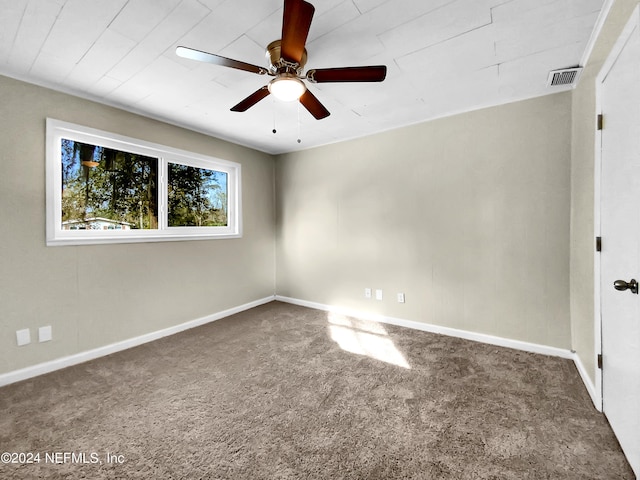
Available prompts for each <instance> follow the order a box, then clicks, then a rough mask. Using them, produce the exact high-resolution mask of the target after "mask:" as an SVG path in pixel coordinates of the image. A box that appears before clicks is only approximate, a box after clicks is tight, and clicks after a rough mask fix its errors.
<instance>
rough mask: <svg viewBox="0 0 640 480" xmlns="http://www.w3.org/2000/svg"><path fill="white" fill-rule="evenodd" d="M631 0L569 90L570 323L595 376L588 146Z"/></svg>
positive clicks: (613, 17)
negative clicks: (599, 84)
mask: <svg viewBox="0 0 640 480" xmlns="http://www.w3.org/2000/svg"><path fill="white" fill-rule="evenodd" d="M637 4H638V2H637V0H616V1H615V2H614V4H613V6H612V8H611V11H610V13H609V16H608V17H607V20H606V22H605V24H604V27H603V29H602V31H601V33H600V35H599V37H598V40H597V42H596V44H595V47H594V49H593V52H592V54H591V56H590V58H589V60H588V62H587V65H586V68H585V69H584V71H583V73H582V78H581V79H580V84H579V85H578V87H577V88H576V89H575V90H574V91H573V115H572V117H573V120H572V125H573V126H572V144H571V147H572V155H571V157H572V160H571V183H572V191H571V329H572V336H573V344H574V347H573V348H574V349H575V350H576V351H577V353H578V355H579V357H580V360H581V361H582V363H583V364H584V366H585V368H586V370H587V372H588V373H589V375H590V376H591V380H592V381H595V375H596V365H595V343H594V342H595V338H594V331H595V330H594V297H593V288H594V263H593V262H594V239H595V233H594V181H595V179H594V165H595V163H594V159H595V157H594V155H595V152H594V147H595V114H596V88H595V81H596V76H597V75H598V73H599V72H600V69H601V68H602V65H603V63H604V61H605V60H606V58H607V56H608V54H609V52H610V51H611V48H612V47H613V44H614V43H615V41H616V40H617V38H618V36H619V35H620V33H621V32H622V28H623V27H624V25H625V24H626V22H627V20H628V19H629V16H630V15H631V12H632V10H633V9H634V8H635V6H636V5H637Z"/></svg>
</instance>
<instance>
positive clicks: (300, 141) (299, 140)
mask: <svg viewBox="0 0 640 480" xmlns="http://www.w3.org/2000/svg"><path fill="white" fill-rule="evenodd" d="M298 143H302V140H301V139H300V102H298Z"/></svg>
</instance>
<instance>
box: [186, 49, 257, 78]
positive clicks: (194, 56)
mask: <svg viewBox="0 0 640 480" xmlns="http://www.w3.org/2000/svg"><path fill="white" fill-rule="evenodd" d="M176 55H178V56H180V57H183V58H188V59H190V60H197V61H199V62H207V63H213V64H214V65H220V66H223V67H231V68H237V69H238V70H244V71H246V72H251V73H257V74H259V75H264V74H266V73H269V71H268V70H267V69H266V68H263V67H258V66H257V65H251V64H250V63H245V62H241V61H239V60H233V59H231V58H226V57H221V56H220V55H215V54H213V53H207V52H201V51H200V50H194V49H193V48H189V47H178V48H176Z"/></svg>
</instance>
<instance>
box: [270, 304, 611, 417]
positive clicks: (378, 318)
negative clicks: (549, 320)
mask: <svg viewBox="0 0 640 480" xmlns="http://www.w3.org/2000/svg"><path fill="white" fill-rule="evenodd" d="M275 300H276V301H279V302H285V303H291V304H293V305H299V306H301V307H308V308H314V309H316V310H323V311H327V312H334V313H338V314H341V315H347V316H350V317H356V318H362V319H364V320H371V321H374V322H380V323H388V324H391V325H398V326H400V327H406V328H412V329H414V330H421V331H423V332H429V333H438V334H441V335H447V336H450V337H457V338H463V339H465V340H471V341H474V342H481V343H486V344H489V345H496V346H499V347H506V348H513V349H514V350H521V351H525V352H530V353H538V354H541V355H549V356H552V357H559V358H566V359H568V360H573V362H574V364H575V366H576V369H577V370H578V373H579V374H580V378H581V379H582V382H583V383H584V386H585V387H586V389H587V392H588V393H589V396H590V397H591V401H592V402H593V405H594V406H595V408H596V410H598V411H599V412H602V398H601V395H600V393H599V392H600V391H599V389H597V388H596V386H595V385H594V384H593V382H592V381H591V378H590V377H589V374H588V373H587V370H586V369H585V367H584V365H583V364H582V361H581V360H580V357H579V356H578V354H577V353H575V352H572V351H571V350H566V349H564V348H557V347H550V346H547V345H540V344H536V343H529V342H522V341H520V340H512V339H509V338H504V337H495V336H493V335H486V334H483V333H476V332H470V331H467V330H459V329H456V328H449V327H442V326H439V325H433V324H429V323H423V322H416V321H415V320H405V319H401V318H394V317H386V316H384V315H377V314H373V313H367V312H362V311H359V310H352V309H348V308H343V307H338V306H332V305H325V304H322V303H317V302H310V301H307V300H300V299H297V298H290V297H283V296H281V295H276V297H275Z"/></svg>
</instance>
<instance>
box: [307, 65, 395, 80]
mask: <svg viewBox="0 0 640 480" xmlns="http://www.w3.org/2000/svg"><path fill="white" fill-rule="evenodd" d="M386 76H387V67H386V66H384V65H375V66H371V67H343V68H319V69H316V70H309V71H308V72H307V80H309V81H310V82H313V83H329V82H381V81H383V80H384V79H385V77H386Z"/></svg>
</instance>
